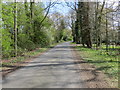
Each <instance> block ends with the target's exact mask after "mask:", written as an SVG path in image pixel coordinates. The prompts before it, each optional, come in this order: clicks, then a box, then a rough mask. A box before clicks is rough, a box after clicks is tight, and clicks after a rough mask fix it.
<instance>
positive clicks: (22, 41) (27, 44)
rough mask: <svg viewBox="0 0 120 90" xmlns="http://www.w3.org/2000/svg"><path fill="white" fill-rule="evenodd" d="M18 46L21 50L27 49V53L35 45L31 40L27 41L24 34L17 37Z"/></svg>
mask: <svg viewBox="0 0 120 90" xmlns="http://www.w3.org/2000/svg"><path fill="white" fill-rule="evenodd" d="M18 46H19V47H20V48H21V49H27V50H28V51H31V50H34V49H35V44H34V43H33V42H32V41H31V40H29V37H28V36H26V35H25V34H20V35H19V36H18Z"/></svg>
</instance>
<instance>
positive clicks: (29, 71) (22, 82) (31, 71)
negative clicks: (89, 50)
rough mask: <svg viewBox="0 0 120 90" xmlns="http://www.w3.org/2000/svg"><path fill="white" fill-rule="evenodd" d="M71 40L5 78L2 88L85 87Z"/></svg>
mask: <svg viewBox="0 0 120 90" xmlns="http://www.w3.org/2000/svg"><path fill="white" fill-rule="evenodd" d="M77 70H78V67H76V65H75V63H74V56H73V55H72V51H71V48H70V42H65V43H62V44H59V45H57V46H55V47H54V48H52V49H50V50H49V51H48V52H45V53H44V54H42V55H40V56H38V57H37V58H35V59H34V60H32V61H31V62H29V64H28V65H26V66H25V67H24V68H21V69H19V70H17V71H14V72H12V73H10V74H9V75H8V76H7V77H6V78H5V79H3V83H2V88H83V84H82V83H81V80H80V74H79V72H77Z"/></svg>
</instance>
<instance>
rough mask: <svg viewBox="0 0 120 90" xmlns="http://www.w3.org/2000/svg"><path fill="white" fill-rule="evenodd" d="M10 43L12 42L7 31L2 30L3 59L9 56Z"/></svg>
mask: <svg viewBox="0 0 120 90" xmlns="http://www.w3.org/2000/svg"><path fill="white" fill-rule="evenodd" d="M12 43H13V41H12V40H11V38H10V33H9V32H8V31H7V30H5V29H2V55H3V57H9V56H10V53H11V51H12V49H13V48H12V46H11V44H12Z"/></svg>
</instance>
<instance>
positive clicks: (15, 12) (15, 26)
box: [14, 0, 17, 56]
mask: <svg viewBox="0 0 120 90" xmlns="http://www.w3.org/2000/svg"><path fill="white" fill-rule="evenodd" d="M14 50H15V56H17V2H16V0H15V5H14Z"/></svg>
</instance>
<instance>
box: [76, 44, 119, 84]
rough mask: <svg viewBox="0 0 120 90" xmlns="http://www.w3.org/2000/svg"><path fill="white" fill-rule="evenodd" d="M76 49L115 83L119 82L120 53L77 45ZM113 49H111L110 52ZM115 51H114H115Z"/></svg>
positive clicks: (84, 58)
mask: <svg viewBox="0 0 120 90" xmlns="http://www.w3.org/2000/svg"><path fill="white" fill-rule="evenodd" d="M75 50H76V51H77V53H78V54H79V55H80V57H81V58H82V59H83V60H84V61H85V62H86V63H90V64H92V65H94V66H95V67H96V69H97V70H100V71H102V72H104V73H105V74H106V75H107V76H108V77H109V78H110V79H111V81H112V82H113V83H116V84H117V83H118V77H119V75H118V70H119V68H118V67H119V63H120V61H118V60H120V55H118V54H117V55H113V54H111V55H110V54H107V53H106V51H105V50H104V49H103V50H95V49H90V48H85V47H82V46H81V45H76V46H75ZM111 52H112V51H111V50H110V53H111ZM113 52H114V51H113Z"/></svg>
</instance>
